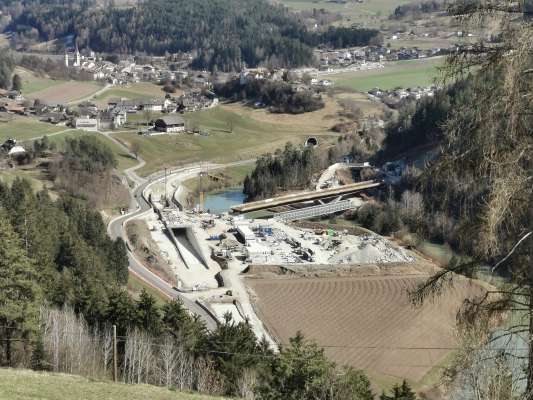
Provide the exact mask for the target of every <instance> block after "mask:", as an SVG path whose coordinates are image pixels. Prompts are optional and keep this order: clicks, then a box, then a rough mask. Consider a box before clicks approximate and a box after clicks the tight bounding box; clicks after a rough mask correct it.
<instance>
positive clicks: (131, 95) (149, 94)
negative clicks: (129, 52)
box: [93, 82, 179, 106]
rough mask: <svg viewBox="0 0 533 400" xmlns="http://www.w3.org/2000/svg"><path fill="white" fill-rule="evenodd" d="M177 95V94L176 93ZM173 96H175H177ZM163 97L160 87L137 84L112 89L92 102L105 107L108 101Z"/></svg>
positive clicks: (163, 93) (145, 83)
mask: <svg viewBox="0 0 533 400" xmlns="http://www.w3.org/2000/svg"><path fill="white" fill-rule="evenodd" d="M177 94H179V93H177ZM177 94H175V95H177ZM162 97H165V92H163V90H162V87H161V86H159V85H155V84H153V83H147V82H139V83H133V84H131V85H128V86H120V87H112V88H110V89H108V90H106V91H105V92H103V93H100V94H99V95H98V96H95V97H94V98H93V100H94V101H95V102H96V103H97V104H99V105H102V106H103V105H106V104H107V101H108V100H109V99H113V98H115V99H116V98H125V99H130V100H131V99H153V98H162Z"/></svg>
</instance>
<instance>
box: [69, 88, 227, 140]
mask: <svg viewBox="0 0 533 400" xmlns="http://www.w3.org/2000/svg"><path fill="white" fill-rule="evenodd" d="M217 104H218V98H217V97H216V96H215V94H214V93H213V92H210V91H202V90H198V89H193V90H191V91H188V92H187V93H185V94H183V95H181V96H179V97H171V96H167V97H165V98H158V99H133V100H128V99H111V100H109V101H108V103H107V109H105V110H99V109H98V107H97V106H96V105H95V104H92V103H85V104H82V105H80V106H79V117H77V118H75V119H74V120H73V126H74V127H75V128H77V129H84V130H87V131H98V130H107V129H117V128H120V127H122V126H123V125H124V124H125V123H126V122H127V119H128V114H137V113H139V112H149V113H165V114H168V115H165V116H163V117H161V118H159V119H156V120H155V123H154V125H153V126H152V127H151V129H150V130H148V131H146V134H151V135H152V134H158V133H179V132H183V131H185V122H184V119H183V118H182V117H181V116H179V115H178V114H182V113H185V112H193V111H199V110H202V109H207V108H211V107H214V106H216V105H217Z"/></svg>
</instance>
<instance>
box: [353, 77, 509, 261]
mask: <svg viewBox="0 0 533 400" xmlns="http://www.w3.org/2000/svg"><path fill="white" fill-rule="evenodd" d="M499 76H500V71H498V70H492V71H484V73H483V74H482V75H479V74H476V75H470V76H468V77H467V78H466V79H465V80H463V81H459V82H457V83H455V84H454V85H453V86H451V87H449V88H447V89H445V90H442V91H440V92H438V93H437V94H436V96H435V97H434V98H433V99H427V100H424V101H420V102H418V103H417V104H414V105H412V106H411V110H412V111H410V112H406V111H405V110H404V111H402V113H401V116H400V118H399V120H398V121H396V122H395V123H393V124H392V125H391V126H389V127H388V128H387V129H386V135H387V136H386V138H385V147H384V149H383V151H382V152H381V153H380V154H379V158H380V160H381V161H386V160H395V159H398V158H399V157H400V156H401V153H403V152H405V151H407V150H411V149H413V148H417V147H422V146H424V145H427V147H428V148H427V149H423V148H421V150H420V152H421V154H422V153H424V152H426V151H428V150H429V151H432V152H433V153H434V155H433V156H431V157H427V162H426V165H425V166H424V167H422V168H417V167H414V166H411V167H407V168H406V169H404V170H403V171H402V177H401V179H400V181H399V182H398V183H397V184H395V185H394V186H391V187H390V190H389V191H384V192H383V193H382V197H381V198H380V199H379V200H380V201H378V202H376V203H369V204H367V205H365V206H363V207H361V208H360V209H359V210H357V211H356V212H353V213H351V215H350V216H349V217H350V218H353V219H356V220H357V221H358V222H359V223H360V224H362V225H363V226H365V227H367V228H369V229H371V230H374V231H376V232H378V233H380V234H384V235H391V234H394V233H396V232H402V231H407V232H414V233H417V234H418V235H419V236H420V237H422V238H424V239H428V240H430V241H433V242H437V243H448V244H450V245H451V246H452V247H453V248H454V249H455V250H458V251H459V252H461V253H464V254H475V252H476V251H477V250H476V241H475V240H473V239H472V238H473V237H474V236H475V235H477V233H474V232H472V231H471V230H470V228H469V226H470V225H471V223H472V215H474V214H476V213H477V212H478V211H477V210H479V209H481V208H483V206H484V203H485V201H486V200H485V199H484V196H485V194H486V193H487V190H488V187H487V186H486V184H485V180H484V179H483V178H482V177H478V176H476V175H475V174H474V173H473V172H469V170H468V169H467V168H468V167H470V166H469V165H467V163H465V170H464V171H463V173H462V174H461V175H460V176H459V175H458V174H454V175H449V176H445V177H443V176H436V175H433V174H432V171H433V168H434V166H436V165H439V164H440V163H441V160H442V158H443V157H444V156H448V157H450V156H457V155H456V154H450V153H448V152H449V150H448V149H447V148H445V147H444V145H445V143H446V142H447V141H450V140H452V139H453V140H457V141H459V143H464V144H467V143H469V141H470V140H471V138H470V137H468V136H465V135H463V133H462V131H463V130H464V129H473V130H476V129H477V128H476V127H477V126H478V123H479V122H476V120H475V118H474V117H473V110H472V107H471V103H472V102H473V101H480V100H479V93H487V92H490V93H498V92H499V91H501V90H502V89H501V87H502V83H501V82H500V80H499ZM452 117H453V118H457V119H460V121H461V123H462V124H463V126H461V130H460V131H457V132H452V133H450V131H449V130H450V125H449V121H450V119H451V118H452ZM494 129H499V127H497V126H495V127H494ZM507 145H508V144H506V143H501V144H500V145H499V147H497V148H501V147H502V146H503V147H506V146H507ZM421 157H422V156H421ZM444 180H445V183H444Z"/></svg>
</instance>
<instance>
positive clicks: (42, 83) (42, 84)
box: [15, 67, 67, 94]
mask: <svg viewBox="0 0 533 400" xmlns="http://www.w3.org/2000/svg"><path fill="white" fill-rule="evenodd" d="M15 73H16V74H18V75H19V76H20V77H21V79H22V93H23V94H31V93H34V92H38V91H41V90H44V89H48V88H49V87H52V86H56V85H60V84H62V83H65V82H67V81H64V80H56V79H50V78H42V77H39V76H36V75H35V74H34V73H33V72H31V71H29V70H27V69H25V68H21V67H16V68H15Z"/></svg>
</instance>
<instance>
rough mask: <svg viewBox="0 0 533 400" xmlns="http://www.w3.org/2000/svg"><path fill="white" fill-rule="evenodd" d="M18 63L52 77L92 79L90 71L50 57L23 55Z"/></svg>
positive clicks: (37, 72) (41, 74)
mask: <svg viewBox="0 0 533 400" xmlns="http://www.w3.org/2000/svg"><path fill="white" fill-rule="evenodd" d="M17 65H20V66H21V67H24V68H27V69H29V70H31V71H33V72H35V73H36V74H37V75H39V76H47V77H50V78H52V79H66V80H68V79H73V80H83V81H87V80H92V75H91V74H89V73H88V72H86V71H78V70H75V69H72V68H67V66H66V65H65V64H64V62H62V61H57V60H53V59H51V58H48V57H39V56H32V55H23V56H22V57H20V58H19V59H18V60H17Z"/></svg>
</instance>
